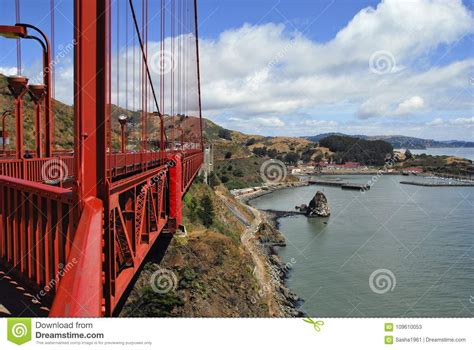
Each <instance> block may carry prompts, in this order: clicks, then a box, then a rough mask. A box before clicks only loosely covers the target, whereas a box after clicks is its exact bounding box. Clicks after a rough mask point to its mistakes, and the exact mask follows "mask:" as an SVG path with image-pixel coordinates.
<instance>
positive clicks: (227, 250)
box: [121, 178, 289, 317]
mask: <svg viewBox="0 0 474 350" xmlns="http://www.w3.org/2000/svg"><path fill="white" fill-rule="evenodd" d="M184 202H185V206H184V223H185V225H186V227H187V231H188V236H187V237H175V238H174V239H173V240H172V242H171V244H170V246H169V247H168V249H167V251H166V254H165V255H164V258H163V260H162V261H159V259H158V260H156V261H154V260H153V259H152V260H151V261H149V262H148V264H147V265H146V266H145V268H144V269H143V271H142V273H141V275H140V276H139V278H138V280H137V282H136V284H135V286H134V288H133V290H132V292H131V294H130V296H129V298H128V300H127V302H126V303H125V306H124V308H123V310H122V313H121V316H125V317H270V316H280V317H281V316H288V314H287V313H286V312H288V311H285V310H289V309H288V305H287V304H286V302H285V300H284V298H283V297H282V296H281V294H280V293H274V294H273V293H270V292H267V291H266V290H264V289H262V288H263V286H262V280H261V279H260V278H265V279H269V278H270V277H269V275H268V271H267V272H265V271H266V270H265V271H264V276H259V277H257V276H256V274H255V273H254V272H255V268H256V267H255V261H254V260H253V259H254V258H255V257H254V256H253V255H252V253H253V252H251V251H250V250H249V248H248V246H246V245H245V244H244V242H245V241H244V239H243V235H244V232H246V230H247V229H248V226H247V225H248V223H250V222H252V221H253V220H254V219H255V216H254V214H253V213H252V212H251V211H250V210H248V209H247V208H246V207H245V206H244V205H242V204H241V203H240V202H238V201H237V200H235V199H234V198H233V197H232V196H231V195H230V193H229V192H228V190H227V189H226V188H224V187H222V186H217V187H215V188H211V187H209V186H207V185H205V184H203V183H202V182H201V181H200V179H199V178H198V180H197V181H196V182H195V183H194V184H193V186H192V187H191V189H190V191H189V192H188V194H187V195H186V197H185V201H184ZM236 213H238V215H239V216H240V220H239V219H237V216H236ZM269 229H270V228H268V227H267V228H265V224H262V226H261V227H260V226H259V234H260V231H262V230H263V231H265V230H269ZM252 244H253V243H252ZM159 269H166V270H167V271H171V272H172V274H173V275H174V276H175V278H176V279H175V282H176V283H175V284H174V285H173V286H172V287H173V288H169V290H167V291H166V292H163V293H157V292H156V291H154V290H153V287H152V283H154V282H155V281H154V280H153V279H154V278H155V277H154V273H156V271H158V270H159ZM277 283H278V282H277ZM272 285H273V284H272ZM265 288H269V285H267V286H266V287H265ZM280 288H281V287H280Z"/></svg>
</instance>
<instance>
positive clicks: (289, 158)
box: [285, 152, 300, 164]
mask: <svg viewBox="0 0 474 350" xmlns="http://www.w3.org/2000/svg"><path fill="white" fill-rule="evenodd" d="M299 160H300V156H299V155H298V153H294V152H290V153H287V154H286V156H285V162H286V163H288V164H297V163H298V161H299Z"/></svg>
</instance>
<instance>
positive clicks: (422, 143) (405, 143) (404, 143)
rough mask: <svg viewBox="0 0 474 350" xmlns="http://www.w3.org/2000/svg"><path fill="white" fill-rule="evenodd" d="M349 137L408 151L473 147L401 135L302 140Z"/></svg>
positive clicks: (467, 144) (329, 134) (341, 134)
mask: <svg viewBox="0 0 474 350" xmlns="http://www.w3.org/2000/svg"><path fill="white" fill-rule="evenodd" d="M333 135H337V136H350V137H356V138H359V139H364V140H383V141H386V142H389V143H390V144H391V145H392V146H393V148H396V149H397V148H409V149H427V148H467V147H474V142H470V141H459V140H450V141H436V140H430V139H421V138H417V137H411V136H402V135H380V136H367V135H347V134H343V133H337V132H334V133H325V134H319V135H316V136H305V137H304V138H305V139H307V140H309V141H312V142H319V141H320V140H322V139H323V138H325V137H328V136H333Z"/></svg>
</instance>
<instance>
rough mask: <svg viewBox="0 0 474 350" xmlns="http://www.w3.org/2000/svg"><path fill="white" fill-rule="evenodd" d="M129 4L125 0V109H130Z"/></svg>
mask: <svg viewBox="0 0 474 350" xmlns="http://www.w3.org/2000/svg"><path fill="white" fill-rule="evenodd" d="M128 46H129V45H128V4H127V2H125V109H126V110H127V111H128Z"/></svg>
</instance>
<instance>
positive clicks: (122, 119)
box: [118, 114, 128, 153]
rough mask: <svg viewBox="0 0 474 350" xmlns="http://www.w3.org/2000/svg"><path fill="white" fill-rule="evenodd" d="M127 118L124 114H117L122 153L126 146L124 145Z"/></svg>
mask: <svg viewBox="0 0 474 350" xmlns="http://www.w3.org/2000/svg"><path fill="white" fill-rule="evenodd" d="M127 120H128V117H127V116H126V115H124V114H122V115H119V117H118V121H119V123H120V129H121V131H122V140H121V141H122V142H121V143H122V147H121V149H122V153H125V149H126V147H125V126H126V125H127Z"/></svg>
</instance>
